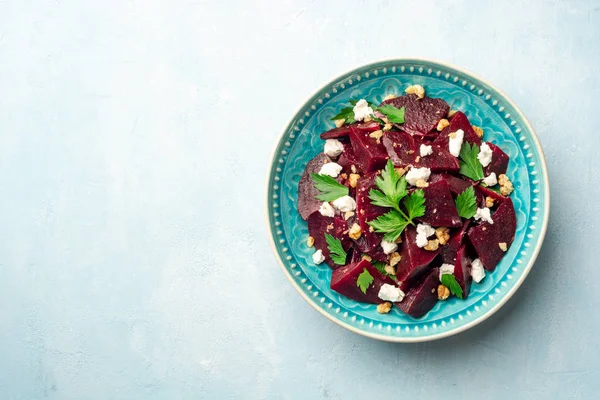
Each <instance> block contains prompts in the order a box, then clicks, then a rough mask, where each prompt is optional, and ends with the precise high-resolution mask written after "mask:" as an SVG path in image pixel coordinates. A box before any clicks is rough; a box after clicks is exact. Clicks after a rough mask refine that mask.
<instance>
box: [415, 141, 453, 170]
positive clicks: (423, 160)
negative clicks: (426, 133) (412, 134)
mask: <svg viewBox="0 0 600 400" xmlns="http://www.w3.org/2000/svg"><path fill="white" fill-rule="evenodd" d="M421 144H425V145H427V143H424V142H417V143H416V148H417V149H419V148H420V147H421ZM431 150H432V151H433V153H432V154H430V155H428V156H425V157H419V162H418V163H417V165H416V166H417V167H427V168H429V169H430V170H431V172H449V173H453V174H456V173H458V170H459V168H460V164H459V163H458V158H456V157H454V156H453V155H452V154H450V152H449V151H448V150H446V149H444V148H442V147H440V146H437V145H435V144H431Z"/></svg>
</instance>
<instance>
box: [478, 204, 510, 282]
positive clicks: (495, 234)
mask: <svg viewBox="0 0 600 400" xmlns="http://www.w3.org/2000/svg"><path fill="white" fill-rule="evenodd" d="M492 220H493V221H494V223H493V224H490V223H488V222H483V223H482V224H480V225H478V226H474V227H473V228H471V229H469V233H468V236H469V240H470V241H471V244H472V245H473V248H474V249H475V251H476V252H477V256H478V257H479V259H480V260H481V262H482V263H483V266H484V267H485V269H487V270H488V271H493V270H494V269H495V268H496V265H498V263H499V262H500V260H501V259H502V257H504V254H505V253H504V251H502V250H501V249H500V247H499V243H506V246H507V247H510V245H511V244H512V242H513V240H514V239H515V231H516V229H517V216H516V214H515V209H514V207H513V202H512V200H511V199H510V198H507V199H506V200H504V201H503V202H502V203H501V204H500V206H499V207H498V209H497V210H496V212H495V213H493V214H492Z"/></svg>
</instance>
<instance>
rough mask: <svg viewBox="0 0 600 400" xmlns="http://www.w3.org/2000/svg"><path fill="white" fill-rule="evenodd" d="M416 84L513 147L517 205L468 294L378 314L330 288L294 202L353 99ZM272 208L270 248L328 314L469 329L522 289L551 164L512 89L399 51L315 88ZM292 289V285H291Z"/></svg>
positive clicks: (397, 332) (536, 243) (535, 248)
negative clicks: (506, 236) (508, 232)
mask: <svg viewBox="0 0 600 400" xmlns="http://www.w3.org/2000/svg"><path fill="white" fill-rule="evenodd" d="M410 84H419V85H422V86H423V87H424V88H425V90H426V93H427V95H428V96H430V97H440V98H442V99H444V100H445V101H446V102H448V104H449V105H450V108H451V109H454V110H461V111H463V112H464V113H465V114H467V116H468V117H469V120H470V121H471V123H472V124H474V125H477V126H480V127H482V128H483V130H484V132H485V140H486V141H489V142H492V143H494V144H497V145H498V146H500V147H501V148H502V149H503V150H504V151H505V152H506V153H507V154H508V155H509V156H510V164H509V167H508V176H509V177H510V178H511V180H512V181H513V183H514V186H515V192H514V193H513V194H512V199H513V202H514V205H515V209H516V213H517V232H516V236H515V240H514V243H513V245H512V247H511V248H510V250H509V251H508V252H507V253H506V256H505V257H504V259H503V260H502V261H501V263H500V264H499V265H498V267H497V268H496V270H495V271H494V272H493V273H488V274H487V276H486V278H485V279H484V280H483V281H482V282H481V283H480V284H473V285H472V288H471V294H470V295H469V297H468V298H467V299H466V300H459V299H457V298H454V297H453V298H451V299H450V300H448V301H439V302H438V303H437V304H436V305H435V307H433V309H432V310H431V311H430V312H429V313H427V314H426V315H425V316H424V317H422V318H419V319H412V318H410V317H408V316H406V315H405V314H403V313H402V312H401V311H400V310H398V309H397V308H395V307H394V308H393V309H392V311H391V312H390V313H389V314H383V315H382V314H379V313H377V311H376V307H375V306H374V305H370V304H362V303H358V302H356V301H354V300H350V299H348V298H346V297H344V296H341V295H340V294H338V293H336V292H334V291H332V290H331V289H330V288H329V282H330V279H331V270H330V269H329V267H328V266H327V265H325V264H321V265H315V264H314V263H313V262H312V259H311V255H312V253H313V252H314V249H311V248H308V247H307V246H306V239H307V237H308V228H307V224H306V222H305V221H303V220H302V219H301V218H300V215H299V214H298V209H297V204H298V202H297V195H298V181H299V180H300V176H301V175H302V172H303V170H304V167H305V165H306V164H307V162H308V161H309V160H310V159H312V158H313V157H314V156H316V155H317V154H318V153H320V152H322V151H323V144H324V141H323V140H321V139H320V138H319V134H320V133H321V132H324V131H326V130H328V129H331V128H333V127H334V124H333V122H332V121H331V120H330V119H331V117H332V116H333V115H335V114H336V113H337V111H338V110H339V109H340V108H341V107H343V106H345V105H347V103H348V100H350V99H360V98H366V99H368V100H369V101H372V102H374V103H379V102H380V101H381V100H382V98H383V97H384V96H385V95H387V94H402V93H403V91H404V89H405V88H406V87H407V86H409V85H410ZM267 191H268V198H267V216H268V227H269V230H270V237H271V242H272V245H273V250H274V252H275V255H276V258H277V260H278V261H279V264H280V265H281V267H282V268H283V271H284V273H285V274H286V276H287V277H288V278H289V280H290V282H292V285H293V286H294V287H295V288H296V290H297V291H298V292H299V293H300V294H301V295H302V297H304V299H305V300H306V301H307V302H308V303H309V304H310V305H312V306H313V307H314V308H315V309H316V310H317V311H319V312H320V313H321V314H323V315H324V316H326V317H327V318H329V319H330V320H332V321H333V322H335V323H337V324H339V325H341V326H343V327H345V328H347V329H349V330H351V331H353V332H356V333H359V334H361V335H365V336H368V337H372V338H375V339H381V340H387V341H393V342H419V341H427V340H434V339H440V338H443V337H446V336H450V335H454V334H456V333H458V332H462V331H464V330H466V329H468V328H470V327H472V326H474V325H476V324H478V323H480V322H481V321H483V320H485V319H486V318H488V317H489V316H490V315H492V314H493V313H494V312H496V311H497V310H498V309H499V308H500V307H501V306H502V305H503V304H504V303H506V301H507V300H508V299H509V298H510V297H511V296H512V295H513V293H515V291H516V290H517V289H518V288H519V286H520V285H521V284H522V283H523V281H524V279H525V277H526V276H527V274H528V273H529V270H530V269H531V267H532V266H533V263H534V261H535V258H536V256H537V255H538V252H539V251H540V248H541V246H542V241H543V240H544V234H545V232H546V227H547V224H548V213H549V211H550V207H549V201H550V198H549V184H548V171H547V168H546V163H545V160H544V155H543V154H542V149H541V147H540V144H539V142H538V139H537V137H536V136H535V133H534V131H533V128H532V127H531V125H530V124H529V122H528V121H527V119H526V118H525V116H524V115H523V114H522V113H521V112H520V111H519V109H518V108H517V106H516V105H515V104H514V103H513V102H512V101H511V100H510V99H508V97H507V96H506V95H505V94H503V93H502V92H500V91H499V90H498V89H496V88H495V87H494V86H493V85H491V84H490V83H488V82H486V81H484V80H482V79H480V78H478V77H476V76H474V75H472V74H471V73H469V72H466V71H464V70H461V69H459V68H457V67H454V66H449V65H446V64H442V63H438V62H434V61H426V60H417V59H399V60H389V61H382V62H377V63H375V64H370V65H366V66H363V67H360V68H357V69H355V70H353V71H350V72H348V73H346V74H344V75H342V76H340V77H339V78H337V79H335V80H334V81H332V82H330V83H328V84H327V85H325V86H324V87H323V88H322V89H320V90H319V91H318V92H317V93H316V94H315V95H314V96H312V97H311V98H310V99H309V100H308V101H307V102H306V103H304V105H303V106H302V107H301V108H300V110H299V111H298V112H297V113H296V115H295V116H294V117H293V118H292V120H291V122H290V123H289V124H288V126H287V127H286V128H285V130H284V132H283V134H282V136H281V139H280V140H279V143H278V144H277V147H276V149H275V153H274V155H273V159H272V161H271V170H270V172H269V178H268V189H267ZM290 290H291V289H290Z"/></svg>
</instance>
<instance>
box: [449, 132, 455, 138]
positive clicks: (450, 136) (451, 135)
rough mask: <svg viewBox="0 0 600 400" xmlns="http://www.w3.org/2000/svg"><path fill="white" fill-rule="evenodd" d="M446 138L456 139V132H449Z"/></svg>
mask: <svg viewBox="0 0 600 400" xmlns="http://www.w3.org/2000/svg"><path fill="white" fill-rule="evenodd" d="M448 137H449V138H451V139H456V132H450V133H449V134H448Z"/></svg>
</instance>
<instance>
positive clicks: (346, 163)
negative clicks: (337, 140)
mask: <svg viewBox="0 0 600 400" xmlns="http://www.w3.org/2000/svg"><path fill="white" fill-rule="evenodd" d="M337 163H338V164H339V165H341V166H342V168H343V171H344V172H345V173H347V174H350V173H352V166H353V165H354V167H355V168H356V170H357V172H359V173H361V172H362V171H361V170H360V165H359V164H358V161H357V160H356V154H354V149H353V148H352V145H351V144H350V143H344V151H343V152H342V154H340V158H338V161H337Z"/></svg>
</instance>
